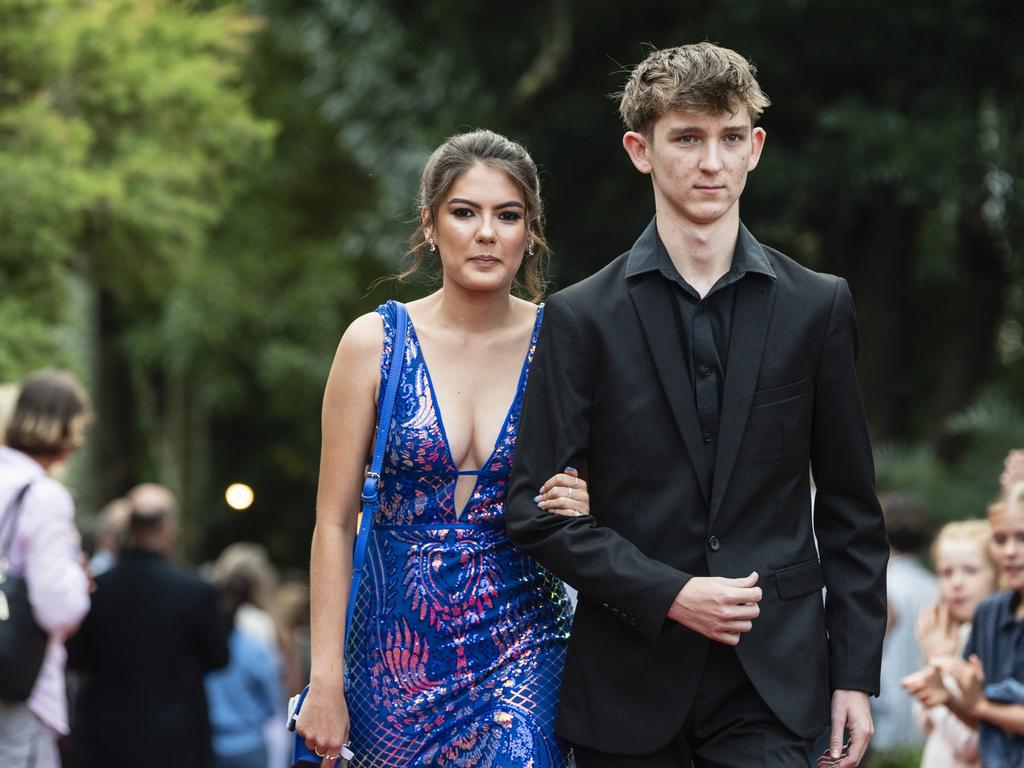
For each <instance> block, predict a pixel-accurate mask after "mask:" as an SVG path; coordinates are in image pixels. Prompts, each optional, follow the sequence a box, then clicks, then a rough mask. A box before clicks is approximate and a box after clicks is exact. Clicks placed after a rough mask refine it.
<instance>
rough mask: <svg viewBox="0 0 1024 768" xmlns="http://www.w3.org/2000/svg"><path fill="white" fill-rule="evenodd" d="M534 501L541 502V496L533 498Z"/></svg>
mask: <svg viewBox="0 0 1024 768" xmlns="http://www.w3.org/2000/svg"><path fill="white" fill-rule="evenodd" d="M533 501H534V503H536V502H538V501H540V495H539V494H538V495H537V496H534V497H533Z"/></svg>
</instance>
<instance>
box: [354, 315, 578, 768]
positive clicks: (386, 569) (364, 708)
mask: <svg viewBox="0 0 1024 768" xmlns="http://www.w3.org/2000/svg"><path fill="white" fill-rule="evenodd" d="M377 311H378V313H379V314H380V315H381V317H382V318H383V320H384V331H385V342H384V355H383V360H382V362H381V376H382V386H381V391H383V380H384V378H385V376H386V372H387V367H388V364H389V362H390V359H391V354H392V349H393V347H394V336H395V327H394V325H395V307H394V304H393V302H388V303H387V304H385V305H383V306H381V307H379V308H378V310H377ZM542 316H543V306H541V307H540V308H539V309H538V311H537V322H536V325H535V327H534V330H533V338H532V341H531V343H530V350H529V353H528V354H527V357H526V360H525V361H524V362H523V368H522V373H521V375H520V379H519V385H518V387H517V389H516V395H515V398H514V400H513V402H512V405H511V407H510V408H509V411H508V414H507V415H506V418H505V423H504V425H503V426H502V428H501V430H500V432H499V436H498V441H497V443H496V444H495V446H494V451H493V452H492V454H491V456H490V458H489V459H488V460H487V461H486V462H485V463H484V465H483V466H482V467H481V468H480V470H479V471H477V472H465V471H463V472H460V471H459V469H458V467H457V466H455V462H454V459H453V458H452V454H451V450H450V447H449V445H448V440H447V436H446V435H445V428H444V423H443V421H442V418H441V413H440V409H439V407H438V404H437V397H436V394H435V392H434V388H433V383H432V382H431V379H430V372H429V371H428V370H427V366H426V363H425V362H424V359H423V354H422V351H421V349H420V344H419V340H418V339H417V337H416V331H415V329H414V328H413V326H412V323H411V322H410V324H409V332H408V337H407V339H406V344H405V350H404V353H405V365H404V368H403V370H402V379H401V384H400V387H399V390H398V398H397V402H396V404H395V415H394V417H393V420H392V424H391V434H390V437H389V440H388V445H387V450H386V452H385V460H384V469H383V472H382V473H381V474H382V479H381V506H380V513H379V516H378V519H376V520H375V525H374V532H373V536H372V538H371V540H370V544H369V548H368V556H367V572H366V574H365V575H364V577H363V582H362V586H361V587H360V590H359V595H358V596H357V597H356V608H355V612H354V617H353V620H352V627H351V630H350V633H349V646H348V648H347V653H346V679H345V690H346V698H347V701H348V707H349V714H350V717H351V722H352V728H351V748H352V750H353V752H354V753H355V755H356V759H355V761H354V762H353V765H354V766H358V767H359V768H411V767H414V766H432V767H433V766H438V767H442V766H443V767H449V766H450V767H451V768H477V767H479V768H513V766H514V768H565V766H567V765H569V763H570V756H569V750H568V748H567V746H566V745H565V743H564V742H562V741H561V739H560V738H559V737H557V736H556V735H555V733H554V721H555V711H556V706H557V699H558V686H559V682H560V680H561V676H562V665H563V662H564V658H565V646H566V642H567V640H568V637H569V628H570V624H571V610H570V607H569V602H568V600H567V598H566V595H565V590H564V588H563V587H562V584H561V582H559V581H558V580H557V579H556V578H554V577H553V576H552V575H550V574H549V573H548V572H547V571H545V570H544V569H543V568H541V567H540V566H539V565H537V564H536V563H535V562H534V561H533V560H532V559H531V558H530V557H528V556H527V555H525V554H524V553H523V552H521V551H520V550H518V549H517V548H516V547H515V546H513V544H512V543H511V542H510V541H509V538H508V536H507V534H506V533H505V528H504V515H505V497H506V493H507V490H508V476H509V470H510V466H511V462H512V453H513V450H514V448H515V440H516V431H517V429H518V427H519V414H520V410H521V408H522V400H523V391H524V389H525V386H526V377H527V373H528V371H529V368H530V363H531V361H532V359H533V352H534V348H535V346H536V343H537V333H538V331H539V330H540V323H541V318H542ZM460 474H462V475H464V474H473V475H477V476H478V477H477V481H476V486H475V487H474V488H473V492H472V495H471V496H470V498H469V500H468V501H467V503H466V505H465V507H464V508H463V510H462V511H461V513H460V514H456V510H455V508H454V500H455V484H456V482H457V480H458V478H459V475H460Z"/></svg>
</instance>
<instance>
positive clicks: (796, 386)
mask: <svg viewBox="0 0 1024 768" xmlns="http://www.w3.org/2000/svg"><path fill="white" fill-rule="evenodd" d="M806 388H807V378H806V377H805V378H802V379H800V380H799V381H794V382H793V383H792V384H784V385H783V386H781V387H770V388H768V389H759V390H757V391H756V392H754V399H753V400H751V401H750V407H751V408H756V407H757V406H759V405H775V404H776V403H781V402H783V401H786V400H792V399H793V398H794V397H799V396H800V395H802V394H803V393H804V390H805V389H806Z"/></svg>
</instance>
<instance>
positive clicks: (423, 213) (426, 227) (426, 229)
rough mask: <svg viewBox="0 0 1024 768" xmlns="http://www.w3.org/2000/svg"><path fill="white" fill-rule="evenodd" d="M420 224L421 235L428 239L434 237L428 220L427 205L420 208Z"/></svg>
mask: <svg viewBox="0 0 1024 768" xmlns="http://www.w3.org/2000/svg"><path fill="white" fill-rule="evenodd" d="M420 224H421V225H422V226H423V236H424V237H425V238H426V239H427V240H430V239H432V238H433V237H434V226H433V222H432V221H431V220H430V209H429V208H427V206H425V205H424V206H423V207H421V208H420Z"/></svg>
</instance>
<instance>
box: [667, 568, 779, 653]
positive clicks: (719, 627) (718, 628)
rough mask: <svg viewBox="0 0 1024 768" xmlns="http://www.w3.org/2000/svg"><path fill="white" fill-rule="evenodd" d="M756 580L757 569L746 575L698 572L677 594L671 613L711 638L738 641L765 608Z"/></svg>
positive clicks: (669, 612)
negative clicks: (729, 576)
mask: <svg viewBox="0 0 1024 768" xmlns="http://www.w3.org/2000/svg"><path fill="white" fill-rule="evenodd" d="M756 584H757V572H756V571H755V572H754V573H751V574H750V575H749V576H746V577H744V578H742V579H725V578H721V577H719V576H694V577H693V578H692V579H690V580H689V581H688V582H686V586H684V587H683V588H682V589H681V590H680V591H679V594H678V595H676V599H675V601H674V602H673V603H672V607H671V608H669V611H668V617H669V618H670V619H672V621H675V622H678V623H680V624H682V625H683V626H684V627H689V628H690V629H692V630H693V631H694V632H699V633H700V634H702V635H704V637H707V638H710V639H711V640H716V641H718V642H719V643H724V644H725V645H736V644H737V643H738V642H739V641H740V635H742V634H743V633H744V632H749V631H750V628H751V627H752V626H753V621H754V619H756V618H757V616H758V614H759V613H760V612H761V609H760V608H758V607H757V604H758V602H760V600H761V588H760V587H758V586H756Z"/></svg>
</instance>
